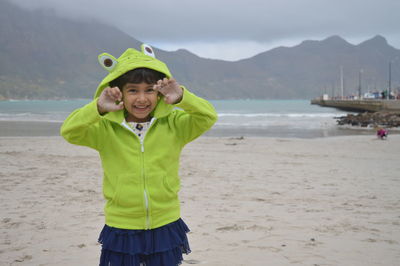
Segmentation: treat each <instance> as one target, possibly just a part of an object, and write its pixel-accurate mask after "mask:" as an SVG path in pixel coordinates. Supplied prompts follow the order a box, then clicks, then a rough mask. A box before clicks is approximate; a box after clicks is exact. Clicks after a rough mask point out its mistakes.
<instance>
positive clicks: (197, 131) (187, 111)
mask: <svg viewBox="0 0 400 266" xmlns="http://www.w3.org/2000/svg"><path fill="white" fill-rule="evenodd" d="M182 88H183V97H182V100H181V101H180V102H179V103H178V104H175V106H176V107H179V108H181V109H183V112H182V111H179V112H177V115H176V117H175V125H176V126H177V131H178V134H179V137H180V138H181V139H182V142H183V145H185V144H187V143H189V142H190V141H192V140H194V139H196V138H197V137H199V136H200V135H202V134H203V133H204V132H206V131H207V130H209V129H210V128H211V127H212V126H213V125H214V123H215V122H216V121H217V118H218V117H217V112H216V111H215V109H214V107H213V106H212V104H211V103H209V102H208V101H206V100H204V99H202V98H200V97H198V96H196V95H194V94H193V93H191V92H189V91H188V90H187V89H186V88H184V87H182Z"/></svg>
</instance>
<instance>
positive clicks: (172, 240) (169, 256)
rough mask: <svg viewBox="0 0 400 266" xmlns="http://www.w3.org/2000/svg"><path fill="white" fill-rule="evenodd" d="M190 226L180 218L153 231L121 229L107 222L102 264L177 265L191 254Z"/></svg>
mask: <svg viewBox="0 0 400 266" xmlns="http://www.w3.org/2000/svg"><path fill="white" fill-rule="evenodd" d="M189 231H190V230H189V228H188V227H187V225H186V224H185V223H184V222H183V220H182V219H179V220H177V221H175V222H172V223H170V224H167V225H164V226H161V227H159V228H155V229H152V230H129V229H119V228H115V227H110V226H108V225H104V227H103V230H102V231H101V233H100V236H99V240H98V241H99V243H100V244H102V249H101V256H100V266H176V265H179V264H181V262H182V260H183V258H182V254H183V253H185V254H189V253H190V247H189V242H188V239H187V236H186V234H187V233H188V232H189Z"/></svg>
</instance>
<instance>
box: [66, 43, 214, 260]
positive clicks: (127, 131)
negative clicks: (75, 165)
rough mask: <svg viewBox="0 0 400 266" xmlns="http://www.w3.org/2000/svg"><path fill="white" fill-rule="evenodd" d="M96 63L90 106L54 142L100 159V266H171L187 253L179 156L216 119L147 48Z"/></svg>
mask: <svg viewBox="0 0 400 266" xmlns="http://www.w3.org/2000/svg"><path fill="white" fill-rule="evenodd" d="M99 62H100V64H101V65H102V66H103V67H104V68H106V69H107V70H108V71H109V72H110V73H109V74H108V75H107V76H106V77H105V78H104V79H103V81H102V82H101V83H100V85H99V87H98V89H97V91H96V94H95V97H94V100H93V101H92V102H91V103H89V104H87V105H85V106H84V107H82V108H80V109H78V110H75V111H74V112H73V113H71V114H70V115H69V116H68V118H67V119H66V120H65V122H64V124H63V125H62V127H61V135H62V136H63V137H64V138H65V139H66V140H67V141H68V142H70V143H72V144H77V145H84V146H88V147H91V148H93V149H96V150H97V151H98V152H99V154H100V158H101V161H102V166H103V170H104V176H103V195H104V198H105V199H106V204H105V207H104V211H105V225H104V228H103V230H102V231H101V233H100V236H99V242H100V243H101V244H102V251H101V257H100V266H106V265H107V266H122V265H124V266H139V265H145V266H160V265H165V266H175V265H178V264H180V263H181V262H182V253H186V254H188V253H189V252H190V247H189V243H188V239H187V237H186V233H187V232H189V229H188V227H187V226H186V224H185V223H184V222H183V220H182V219H181V218H180V206H179V205H180V202H179V199H178V192H179V189H180V179H179V176H178V170H179V156H180V152H181V150H182V148H183V147H184V146H185V145H186V144H187V143H188V142H190V141H192V140H194V139H195V138H197V137H198V136H200V135H201V134H203V133H204V132H205V131H207V130H208V129H210V128H211V126H212V125H213V124H214V123H215V121H216V119H217V115H216V112H215V110H214V108H213V107H212V105H211V104H210V103H209V102H207V101H206V100H204V99H201V98H199V97H197V96H195V95H194V94H192V93H190V92H189V91H188V90H187V89H186V88H184V87H183V86H180V85H179V84H178V82H177V81H176V80H174V79H173V78H172V76H171V74H170V72H169V70H168V68H167V66H166V65H165V64H164V63H163V62H161V61H159V60H157V59H156V58H155V57H154V52H153V50H152V49H151V47H149V46H146V45H142V52H139V51H137V50H134V49H131V48H129V49H127V50H126V51H125V52H124V53H123V54H122V55H121V56H120V57H119V58H118V59H116V58H114V57H113V56H111V55H109V54H105V53H104V54H101V55H100V56H99ZM175 107H179V108H181V109H182V110H177V109H176V108H175Z"/></svg>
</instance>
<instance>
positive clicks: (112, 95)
mask: <svg viewBox="0 0 400 266" xmlns="http://www.w3.org/2000/svg"><path fill="white" fill-rule="evenodd" d="M122 109H124V103H123V102H122V92H121V91H120V90H119V89H118V87H113V88H110V87H107V88H105V89H104V90H103V91H102V92H101V94H100V97H99V100H98V101H97V110H98V111H99V114H100V115H104V114H105V113H108V112H115V111H118V110H122Z"/></svg>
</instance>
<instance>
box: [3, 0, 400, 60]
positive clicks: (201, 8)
mask: <svg viewBox="0 0 400 266" xmlns="http://www.w3.org/2000/svg"><path fill="white" fill-rule="evenodd" d="M9 1H11V2H15V3H18V4H20V5H22V6H26V7H29V8H41V7H45V8H51V9H54V10H55V11H56V12H57V13H59V14H60V15H62V16H66V17H69V18H74V19H92V18H94V19H97V20H100V21H102V22H105V23H108V24H112V25H115V26H116V27H118V28H120V29H121V30H123V31H125V32H126V33H128V34H129V35H131V36H132V37H134V38H136V39H138V40H140V41H142V42H146V43H148V44H150V45H152V46H155V47H158V48H161V49H164V50H169V51H171V50H177V49H179V48H185V49H187V50H189V51H191V52H193V53H195V54H197V55H199V56H202V57H207V58H218V59H224V60H238V59H241V58H247V57H250V56H253V55H255V54H258V53H260V52H263V51H266V50H269V49H271V48H274V47H277V46H293V45H296V44H298V43H300V42H301V41H303V40H306V39H313V40H322V39H325V38H326V37H329V36H331V35H340V36H342V37H343V38H345V39H346V40H347V41H349V42H351V43H353V44H358V43H359V42H361V41H364V40H366V39H370V38H372V37H373V36H375V35H377V34H380V35H382V36H384V37H386V39H387V40H388V42H389V44H391V45H392V46H394V47H396V48H400V0H246V1H234V0H150V1H146V0H143V1H137V0H113V1H111V0H107V1H106V0H9Z"/></svg>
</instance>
